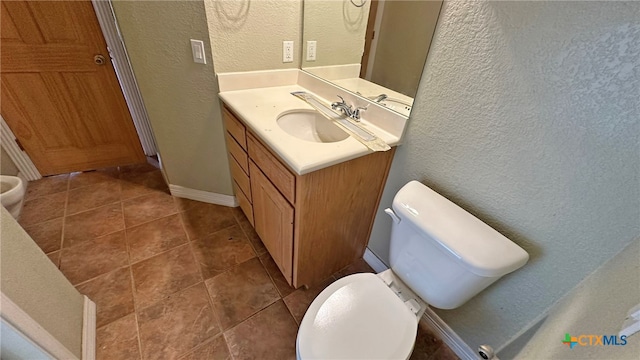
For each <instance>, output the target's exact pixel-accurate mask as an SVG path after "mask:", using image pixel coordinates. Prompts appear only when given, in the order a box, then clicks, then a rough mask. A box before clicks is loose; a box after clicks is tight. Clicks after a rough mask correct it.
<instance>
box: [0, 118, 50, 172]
mask: <svg viewBox="0 0 640 360" xmlns="http://www.w3.org/2000/svg"><path fill="white" fill-rule="evenodd" d="M0 120H2V122H1V126H2V127H1V128H0V144H2V148H3V149H4V150H5V151H6V152H7V155H9V157H10V158H11V161H13V163H14V164H15V165H16V167H17V168H18V171H19V172H20V173H22V176H23V177H24V178H23V180H24V179H27V180H29V181H31V180H38V179H41V178H42V175H40V172H39V171H38V169H37V168H36V166H35V164H34V163H33V161H31V158H30V157H29V155H27V153H26V152H24V151H22V150H20V147H19V146H18V143H16V136H15V135H14V134H13V131H11V129H10V128H9V125H7V123H6V122H5V121H4V118H3V117H2V115H0Z"/></svg>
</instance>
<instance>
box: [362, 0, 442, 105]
mask: <svg viewBox="0 0 640 360" xmlns="http://www.w3.org/2000/svg"><path fill="white" fill-rule="evenodd" d="M441 5H442V2H441V1H386V2H385V3H384V11H383V13H382V22H381V24H380V31H379V32H378V43H377V45H376V53H375V60H374V61H373V72H372V74H371V81H373V82H374V83H376V84H379V85H382V86H384V87H386V88H389V89H393V90H395V91H397V92H400V93H403V94H405V95H407V96H410V97H415V96H416V90H417V89H418V83H419V82H420V75H422V69H423V68H424V63H425V59H426V58H427V52H429V46H430V45H431V37H432V36H433V32H434V31H435V28H436V22H437V21H438V14H439V12H440V6H441Z"/></svg>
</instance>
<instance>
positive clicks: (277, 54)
mask: <svg viewBox="0 0 640 360" xmlns="http://www.w3.org/2000/svg"><path fill="white" fill-rule="evenodd" d="M205 8H206V13H207V21H208V24H209V35H210V38H211V42H212V43H213V59H214V63H215V66H216V71H217V72H220V73H221V72H235V71H254V70H272V69H291V68H294V69H295V68H297V67H298V66H299V64H300V38H301V35H300V31H301V18H302V16H301V11H302V0H257V1H256V0H224V1H223V0H205ZM285 40H291V41H293V42H294V58H293V62H291V63H283V62H282V42H283V41H285Z"/></svg>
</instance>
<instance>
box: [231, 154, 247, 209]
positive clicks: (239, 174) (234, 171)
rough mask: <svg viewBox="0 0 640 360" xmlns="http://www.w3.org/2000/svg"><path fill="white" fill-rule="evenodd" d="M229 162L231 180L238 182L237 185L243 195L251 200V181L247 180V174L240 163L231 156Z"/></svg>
mask: <svg viewBox="0 0 640 360" xmlns="http://www.w3.org/2000/svg"><path fill="white" fill-rule="evenodd" d="M229 164H230V165H231V176H232V177H233V181H235V182H236V184H238V187H239V188H240V190H242V192H243V193H244V195H245V196H246V197H247V200H249V202H251V183H250V182H249V176H248V175H247V174H246V173H245V172H244V171H243V170H242V168H241V167H240V164H238V162H237V161H236V159H234V158H233V157H231V159H230V160H229Z"/></svg>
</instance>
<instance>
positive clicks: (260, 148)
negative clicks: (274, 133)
mask: <svg viewBox="0 0 640 360" xmlns="http://www.w3.org/2000/svg"><path fill="white" fill-rule="evenodd" d="M247 144H248V146H249V157H250V158H251V160H253V162H255V163H256V165H258V167H259V168H260V170H262V172H263V173H264V174H265V175H266V176H267V178H269V180H270V181H271V182H272V183H273V185H275V187H276V188H277V189H278V190H279V191H280V192H281V193H282V195H283V196H284V197H285V198H286V199H287V200H288V201H289V202H290V203H292V204H293V203H294V200H295V193H296V177H295V175H293V174H292V173H291V172H289V170H288V169H287V168H286V167H285V166H284V165H283V164H282V163H281V162H280V160H278V159H277V158H276V157H275V156H274V155H273V154H271V152H270V151H269V150H267V149H266V148H265V147H264V145H262V144H261V143H260V141H258V140H257V139H256V138H255V137H254V136H253V135H252V134H251V133H249V134H247Z"/></svg>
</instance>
